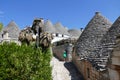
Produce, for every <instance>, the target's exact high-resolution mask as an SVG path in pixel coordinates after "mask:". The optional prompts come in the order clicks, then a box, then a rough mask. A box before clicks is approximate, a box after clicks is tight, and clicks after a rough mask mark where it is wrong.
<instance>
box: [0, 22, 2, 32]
mask: <svg viewBox="0 0 120 80" xmlns="http://www.w3.org/2000/svg"><path fill="white" fill-rule="evenodd" d="M2 28H3V24H2V23H0V31H1V30H2Z"/></svg>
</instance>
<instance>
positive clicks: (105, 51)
mask: <svg viewBox="0 0 120 80" xmlns="http://www.w3.org/2000/svg"><path fill="white" fill-rule="evenodd" d="M119 35H120V17H118V19H117V20H116V21H115V22H114V23H113V25H112V26H111V28H110V29H109V31H108V32H107V33H106V35H105V36H104V37H103V39H102V40H101V46H102V49H100V50H99V54H101V55H102V56H110V55H111V54H110V53H111V52H112V49H111V48H114V45H115V44H116V42H115V41H116V38H117V36H119Z"/></svg>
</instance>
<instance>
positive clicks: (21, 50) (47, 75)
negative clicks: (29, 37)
mask: <svg viewBox="0 0 120 80" xmlns="http://www.w3.org/2000/svg"><path fill="white" fill-rule="evenodd" d="M41 51H42V50H41V48H39V49H36V48H33V47H32V46H26V45H22V46H18V45H16V44H15V43H11V44H7V43H4V44H2V45H0V80H52V79H51V67H50V59H51V54H50V50H49V49H48V50H47V51H45V52H41Z"/></svg>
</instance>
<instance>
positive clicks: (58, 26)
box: [54, 22, 69, 35]
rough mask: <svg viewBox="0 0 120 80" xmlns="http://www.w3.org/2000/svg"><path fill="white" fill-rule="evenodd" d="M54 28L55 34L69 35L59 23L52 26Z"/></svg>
mask: <svg viewBox="0 0 120 80" xmlns="http://www.w3.org/2000/svg"><path fill="white" fill-rule="evenodd" d="M54 27H55V29H56V31H57V33H60V34H65V35H69V33H68V31H67V29H66V28H65V27H63V25H62V24H61V23H60V22H58V23H56V24H55V25H54Z"/></svg>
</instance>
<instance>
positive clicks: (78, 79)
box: [64, 62, 84, 80]
mask: <svg viewBox="0 0 120 80" xmlns="http://www.w3.org/2000/svg"><path fill="white" fill-rule="evenodd" d="M64 66H65V67H66V69H67V70H68V71H69V72H70V74H69V75H70V76H71V80H84V79H83V76H82V75H81V74H80V72H78V70H77V68H76V67H75V65H74V64H73V63H72V62H65V63H64Z"/></svg>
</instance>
